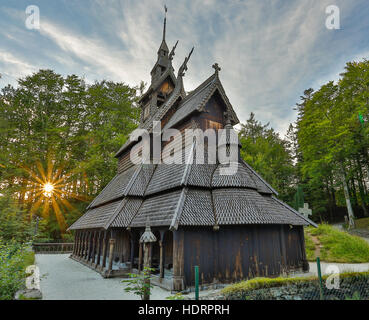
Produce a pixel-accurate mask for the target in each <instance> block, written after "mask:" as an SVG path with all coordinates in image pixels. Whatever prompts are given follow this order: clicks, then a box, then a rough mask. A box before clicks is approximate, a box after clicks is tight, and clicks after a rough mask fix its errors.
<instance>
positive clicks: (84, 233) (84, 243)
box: [81, 231, 87, 259]
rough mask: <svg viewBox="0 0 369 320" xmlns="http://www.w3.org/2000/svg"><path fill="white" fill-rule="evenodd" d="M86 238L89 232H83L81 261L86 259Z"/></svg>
mask: <svg viewBox="0 0 369 320" xmlns="http://www.w3.org/2000/svg"><path fill="white" fill-rule="evenodd" d="M86 236H87V232H86V231H83V236H82V239H81V259H83V258H84V256H85V252H86Z"/></svg>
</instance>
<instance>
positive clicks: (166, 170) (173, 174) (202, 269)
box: [69, 17, 316, 291]
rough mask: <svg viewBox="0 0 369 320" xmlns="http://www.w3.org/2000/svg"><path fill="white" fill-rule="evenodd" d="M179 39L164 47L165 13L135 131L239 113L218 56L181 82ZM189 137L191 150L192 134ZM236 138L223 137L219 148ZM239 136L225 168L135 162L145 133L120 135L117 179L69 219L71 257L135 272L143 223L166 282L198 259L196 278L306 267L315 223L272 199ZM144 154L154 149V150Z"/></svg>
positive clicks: (112, 270) (174, 282)
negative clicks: (192, 79)
mask: <svg viewBox="0 0 369 320" xmlns="http://www.w3.org/2000/svg"><path fill="white" fill-rule="evenodd" d="M177 43H178V41H177ZM177 43H176V44H175V45H174V47H173V49H171V50H169V48H168V46H167V43H166V17H165V19H164V28H163V36H162V42H161V44H160V47H159V49H158V52H157V60H156V63H155V64H154V66H153V68H152V70H151V84H150V86H149V87H148V89H147V91H146V92H145V93H144V94H143V95H142V96H141V98H140V101H139V104H140V108H141V119H140V124H139V129H144V130H147V132H148V133H149V134H150V136H151V137H152V135H153V131H154V123H157V122H160V124H161V129H162V130H163V131H164V130H167V129H177V130H178V131H179V132H181V133H184V132H185V131H186V130H187V129H193V130H196V129H201V130H203V131H205V130H207V129H213V130H215V131H218V130H220V129H225V130H233V126H235V125H236V124H238V123H239V120H238V118H237V115H236V113H235V111H234V109H233V107H232V104H231V102H230V101H229V99H228V97H227V94H226V92H225V90H224V88H223V85H222V83H221V81H220V68H219V66H218V65H217V64H214V65H213V68H214V71H213V72H212V74H211V75H210V76H209V77H208V78H207V79H206V80H205V81H204V82H203V83H201V84H200V85H199V86H198V87H197V88H196V89H194V90H193V91H191V92H186V91H185V88H184V81H183V80H184V76H185V73H186V72H187V68H188V63H189V59H190V57H191V54H192V51H193V50H191V52H190V54H189V55H188V56H187V57H186V58H185V60H184V62H183V64H182V65H181V66H180V68H179V69H178V72H177V73H175V70H174V68H173V66H172V61H173V59H174V55H175V50H176V47H177ZM170 143H171V141H168V142H165V143H163V145H162V148H166V147H168V145H169V144H170ZM191 143H192V144H193V145H192V147H193V150H195V144H196V141H191ZM232 143H234V142H232V141H231V140H230V139H225V140H224V142H223V145H222V144H217V149H218V150H217V151H219V149H220V148H222V147H224V148H225V149H226V150H227V148H230V147H231V146H230V145H231V144H232ZM184 144H185V143H183V144H182V145H180V146H179V148H185V147H186V146H185V145H184ZM236 144H237V146H236V148H237V150H238V154H237V157H236V159H237V160H236V161H237V170H236V172H235V173H234V174H232V175H224V174H222V169H223V168H224V166H225V164H224V163H222V162H221V161H219V159H218V158H216V161H212V162H210V161H205V162H204V163H196V161H193V162H190V161H183V163H172V164H168V163H164V162H165V161H152V162H150V163H146V162H141V163H136V162H134V161H132V157H131V152H132V150H133V148H136V150H137V149H138V150H141V149H142V148H143V145H142V141H140V140H137V141H134V140H129V141H128V142H126V143H125V144H124V145H123V146H122V147H121V148H120V150H118V152H117V153H116V157H117V159H118V168H117V172H116V175H115V177H113V179H112V180H111V181H110V182H109V183H108V185H106V187H105V188H104V189H103V190H102V191H101V193H100V194H99V195H98V196H97V197H96V198H95V199H94V200H93V201H92V202H91V203H90V204H89V206H88V207H87V210H86V212H85V214H84V215H83V216H81V217H80V218H79V219H78V220H77V221H76V222H74V223H73V224H72V225H71V226H70V227H69V230H74V234H75V245H74V250H73V253H72V255H71V258H72V259H75V260H77V261H79V262H80V263H83V264H84V265H86V266H88V267H90V268H93V269H94V270H96V271H97V272H99V273H101V274H102V276H104V277H114V276H125V275H127V274H128V273H132V272H140V271H142V268H143V256H144V255H143V244H142V243H141V242H140V238H141V236H142V234H143V233H144V232H145V228H146V227H147V226H148V225H149V227H150V229H151V231H152V233H153V234H154V235H155V242H153V243H152V245H151V249H150V252H149V255H150V260H149V261H150V264H151V268H153V270H154V271H153V280H152V281H153V283H154V284H156V285H158V286H161V287H163V288H166V289H168V290H174V291H182V290H185V289H187V288H189V287H192V286H193V285H194V281H195V274H194V266H198V267H199V275H200V284H201V285H209V284H217V283H231V282H235V281H239V280H243V279H249V278H253V277H259V276H265V277H273V276H278V275H280V274H284V273H288V272H291V271H295V270H302V271H307V270H308V268H309V265H308V263H307V260H306V253H305V240H304V229H303V228H304V226H308V225H313V226H316V225H315V224H314V222H312V221H310V220H309V219H307V218H306V217H304V216H303V215H301V214H300V213H299V212H297V211H296V210H294V209H293V208H291V207H290V206H288V205H287V204H286V203H283V202H282V201H281V200H279V199H278V193H277V192H276V191H275V190H274V189H273V188H272V187H271V186H270V185H269V184H268V183H267V182H266V181H265V180H264V179H263V178H262V177H261V176H260V175H259V174H258V173H257V172H255V171H254V170H253V168H251V167H250V165H248V164H247V163H246V162H245V161H243V159H242V158H241V156H240V153H239V148H240V146H239V145H238V143H236ZM205 145H206V144H205ZM190 147H191V146H190ZM233 147H234V146H233ZM140 148H141V149H140ZM176 148H178V145H177V146H176ZM206 155H207V153H205V159H206V158H207V157H206ZM149 156H150V158H151V159H153V158H154V157H156V156H157V155H155V154H154V152H153V151H152V150H151V151H150V152H149ZM160 156H161V157H164V153H161V155H160ZM185 156H186V153H183V157H185ZM192 156H193V157H194V155H193V154H192ZM195 158H196V156H195ZM184 160H186V159H184ZM195 160H196V159H195Z"/></svg>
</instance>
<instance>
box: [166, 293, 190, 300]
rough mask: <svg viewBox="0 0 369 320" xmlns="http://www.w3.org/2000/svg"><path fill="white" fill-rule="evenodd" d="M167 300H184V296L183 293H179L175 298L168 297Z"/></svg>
mask: <svg viewBox="0 0 369 320" xmlns="http://www.w3.org/2000/svg"><path fill="white" fill-rule="evenodd" d="M165 299H167V300H184V299H185V298H184V296H183V294H182V293H181V292H177V293H176V294H174V295H173V296H169V297H166V298H165Z"/></svg>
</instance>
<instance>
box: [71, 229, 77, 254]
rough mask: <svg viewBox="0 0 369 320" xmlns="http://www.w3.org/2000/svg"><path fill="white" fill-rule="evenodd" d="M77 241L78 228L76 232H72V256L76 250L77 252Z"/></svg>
mask: <svg viewBox="0 0 369 320" xmlns="http://www.w3.org/2000/svg"><path fill="white" fill-rule="evenodd" d="M77 241H78V230H77V231H76V233H75V234H74V241H73V242H74V246H73V252H72V256H74V257H75V256H76V252H77Z"/></svg>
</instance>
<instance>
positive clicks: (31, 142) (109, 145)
mask: <svg viewBox="0 0 369 320" xmlns="http://www.w3.org/2000/svg"><path fill="white" fill-rule="evenodd" d="M136 101H137V88H132V87H129V86H128V85H126V84H124V83H115V82H111V81H100V82H95V83H94V84H92V85H88V84H86V83H85V81H84V80H83V79H82V78H79V77H78V76H76V75H70V76H66V77H63V76H61V75H59V74H56V73H55V72H54V71H52V70H40V71H39V72H37V73H34V74H32V75H30V76H27V77H25V78H22V79H20V80H19V81H18V87H13V86H11V85H8V86H6V87H5V88H3V89H2V90H1V94H0V164H1V168H2V169H1V171H0V179H1V181H2V183H1V185H0V193H3V191H4V190H6V191H7V192H9V193H11V194H13V195H14V198H15V200H16V201H17V203H18V206H19V208H20V210H22V211H23V212H25V214H26V215H28V218H29V219H30V218H31V216H32V215H39V216H43V217H44V218H45V219H46V220H47V221H48V222H49V226H48V228H49V231H50V234H51V235H52V237H54V238H55V237H56V238H58V237H60V236H61V233H63V231H64V228H65V226H64V227H63V225H64V224H67V223H68V224H70V223H71V222H72V220H74V219H76V218H77V217H78V216H79V215H81V213H82V212H83V211H84V209H85V207H86V205H87V202H86V200H89V199H92V198H93V197H94V196H95V195H96V194H97V193H98V192H99V191H100V190H101V189H102V188H103V187H104V186H105V185H106V184H107V183H108V182H109V181H110V179H111V178H112V177H113V176H114V175H115V173H116V164H117V161H116V159H115V158H114V154H115V152H116V151H117V150H118V149H119V148H120V146H121V145H122V144H123V143H124V142H125V141H126V139H127V138H128V134H129V133H130V132H131V131H132V130H133V129H134V128H135V127H136V126H137V124H138V119H139V108H137V106H136ZM49 180H53V181H54V183H56V182H55V181H58V183H59V185H60V188H59V189H58V190H57V188H54V190H53V191H52V194H53V197H49V199H46V198H47V197H45V196H44V190H42V185H43V184H46V183H48V182H50V181H49ZM60 181H63V182H62V183H61V182H60ZM40 199H41V201H40ZM49 211H50V212H51V213H53V214H52V215H50V214H49V213H48V212H49Z"/></svg>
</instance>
